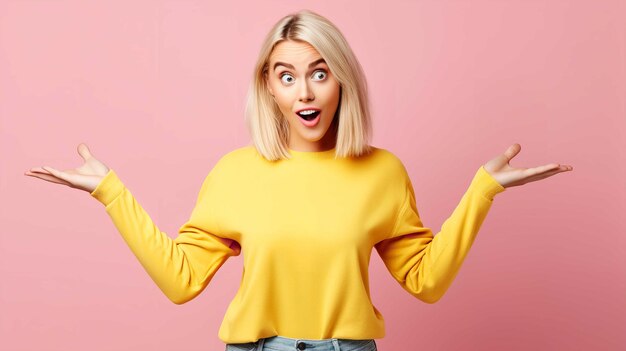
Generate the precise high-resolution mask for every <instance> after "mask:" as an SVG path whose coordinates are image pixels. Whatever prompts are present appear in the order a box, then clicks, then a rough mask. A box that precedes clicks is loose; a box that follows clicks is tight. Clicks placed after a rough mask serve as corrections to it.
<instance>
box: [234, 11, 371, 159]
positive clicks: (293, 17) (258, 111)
mask: <svg viewBox="0 0 626 351" xmlns="http://www.w3.org/2000/svg"><path fill="white" fill-rule="evenodd" d="M286 40H293V41H300V42H306V43H308V44H310V45H311V46H313V47H314V48H315V49H316V50H317V51H318V52H319V54H320V55H321V56H322V58H324V59H325V60H326V64H327V65H328V68H329V69H330V71H331V73H332V74H333V75H334V76H335V78H336V79H337V81H338V82H339V86H340V90H339V91H340V96H339V103H338V106H337V112H336V113H335V117H334V120H333V123H332V124H331V126H330V127H329V128H328V131H327V133H336V137H337V139H336V140H337V143H336V145H335V148H336V150H335V158H338V157H358V156H361V155H364V154H367V153H370V152H371V151H372V148H371V146H370V144H369V140H370V138H371V136H372V124H371V118H370V107H369V100H368V92H367V82H366V79H365V74H364V73H363V68H362V67H361V64H360V63H359V61H358V60H357V58H356V56H355V55H354V53H353V52H352V49H351V48H350V46H349V45H348V42H347V41H346V39H345V38H344V36H343V34H341V32H340V31H339V29H338V28H337V27H335V25H333V24H332V23H331V22H330V21H329V20H327V19H326V18H324V17H322V16H320V15H318V14H317V13H315V12H312V11H310V10H300V11H298V12H296V13H292V14H289V15H287V16H285V17H283V18H282V19H280V20H279V21H278V22H277V23H276V24H275V25H274V27H273V28H272V29H271V31H270V32H269V33H268V34H267V36H266V37H265V40H264V41H263V44H262V47H261V51H260V53H259V57H258V59H257V62H256V66H255V69H254V72H253V78H252V81H251V83H250V87H249V90H248V94H247V96H246V100H247V103H246V108H245V120H246V124H247V126H248V129H249V131H250V134H251V137H252V143H253V145H254V147H255V148H256V150H257V151H258V152H259V153H260V154H261V155H262V156H263V157H264V158H265V159H267V160H269V161H276V160H280V159H289V158H291V154H290V153H289V147H288V145H289V144H288V141H289V132H290V131H289V122H288V121H287V119H286V118H285V117H284V116H283V115H282V112H281V111H280V109H279V107H278V105H277V104H276V102H275V101H274V99H273V98H272V96H271V94H270V92H269V90H268V88H267V85H266V79H267V78H266V74H268V69H269V60H270V55H271V54H272V51H273V49H274V47H275V46H276V45H277V44H278V43H280V42H282V41H286Z"/></svg>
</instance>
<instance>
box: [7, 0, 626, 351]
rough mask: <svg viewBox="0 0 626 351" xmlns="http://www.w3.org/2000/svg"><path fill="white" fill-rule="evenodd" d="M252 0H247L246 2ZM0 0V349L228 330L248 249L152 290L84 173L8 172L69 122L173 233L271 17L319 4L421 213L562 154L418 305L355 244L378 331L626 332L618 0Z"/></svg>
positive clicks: (488, 338)
mask: <svg viewBox="0 0 626 351" xmlns="http://www.w3.org/2000/svg"><path fill="white" fill-rule="evenodd" d="M259 4H260V3H259ZM259 4H252V2H250V3H247V2H240V1H234V2H230V3H229V2H213V3H210V4H208V2H203V1H100V2H97V3H96V2H92V1H90V2H86V1H15V0H14V1H6V0H5V1H1V2H0V117H1V118H0V152H1V158H0V162H1V163H0V172H1V175H0V176H1V177H0V190H1V194H2V195H1V199H2V201H1V202H0V210H1V213H0V220H1V221H2V227H1V228H2V229H1V236H0V269H1V274H2V279H1V280H0V340H2V341H1V343H2V346H0V347H1V348H2V349H3V350H87V349H89V350H174V349H177V350H223V349H224V344H223V343H222V342H221V341H220V340H219V339H218V337H217V331H218V328H219V325H220V323H221V321H222V317H223V315H224V312H225V311H226V307H227V306H228V303H229V302H230V300H231V299H232V297H234V295H235V293H236V290H237V287H238V283H239V280H240V275H241V270H242V267H243V266H242V258H241V256H240V257H235V258H232V259H231V260H229V261H228V262H227V263H226V264H225V265H224V266H223V267H222V268H221V270H220V271H219V272H218V273H217V275H216V276H215V278H214V279H213V281H212V283H211V284H210V285H209V287H208V288H207V289H206V290H205V291H204V292H203V293H202V294H201V295H200V296H199V297H197V298H196V299H195V300H193V301H190V302H189V303H187V304H184V305H181V306H177V305H174V304H172V303H171V302H169V300H167V298H166V297H165V296H164V295H163V294H162V293H161V292H160V290H158V288H157V286H156V285H155V284H154V283H153V282H152V280H151V279H150V278H149V276H148V275H147V273H145V271H144V270H143V268H142V267H141V266H140V264H139V262H137V261H136V259H135V257H134V256H133V255H132V253H131V251H130V250H129V249H128V248H127V246H126V244H125V243H124V241H123V240H122V238H121V237H120V235H119V234H118V233H117V231H116V229H115V227H114V226H113V224H112V222H111V220H110V219H109V217H108V216H107V215H106V213H105V211H104V207H103V206H102V205H101V204H100V203H98V202H97V201H95V199H93V198H91V197H90V196H89V194H88V193H86V192H82V191H78V190H75V189H72V188H69V187H66V186H63V185H57V184H53V183H49V182H45V181H42V180H39V179H36V178H31V177H27V176H25V175H23V173H24V171H25V170H27V169H29V168H31V167H37V166H43V165H48V166H52V167H56V168H60V169H67V168H74V167H77V166H78V165H80V164H81V161H82V159H81V158H80V156H79V155H78V153H77V151H76V147H77V145H78V144H79V143H80V142H85V143H87V145H88V146H89V147H90V148H91V151H92V152H93V154H94V156H96V157H97V158H99V159H100V160H102V161H103V162H105V163H106V164H107V165H108V166H109V167H111V168H113V169H115V170H116V172H117V173H118V174H119V175H120V177H121V178H122V179H123V181H124V182H125V184H126V186H127V187H128V188H129V189H130V190H131V191H132V193H133V194H134V195H135V197H136V198H137V199H138V201H139V202H140V204H141V205H142V206H143V207H144V208H145V209H146V211H148V213H150V215H151V217H152V219H153V220H154V221H155V223H156V224H157V225H158V226H159V228H160V229H161V230H162V231H165V232H166V233H168V235H169V236H170V237H172V238H174V237H176V235H177V233H176V232H177V230H178V228H179V226H180V225H181V224H182V223H184V221H186V220H187V219H188V216H189V214H190V213H191V210H192V206H193V204H194V201H195V198H196V195H197V192H198V190H199V188H200V185H201V182H202V180H203V179H204V177H205V175H206V174H207V173H208V171H209V170H210V169H211V168H212V167H213V165H214V164H215V162H216V161H217V160H218V159H219V158H220V157H221V156H222V155H223V154H225V153H227V152H228V151H230V150H233V149H235V148H238V147H241V146H244V145H246V144H247V143H248V142H249V134H248V132H247V130H246V128H245V125H244V120H243V108H244V97H245V93H246V91H247V88H248V84H249V82H250V77H251V73H252V68H253V64H254V62H255V60H256V56H257V54H258V50H259V48H260V45H261V40H262V39H263V37H264V35H265V34H266V33H267V31H269V29H270V28H271V26H272V25H273V24H274V23H275V22H276V21H277V20H278V19H279V18H281V17H282V16H284V15H286V14H288V13H290V12H292V11H296V10H299V9H302V8H309V9H311V10H314V11H316V12H319V13H320V14H322V15H323V16H326V17H327V18H329V19H330V20H331V21H333V22H334V23H335V24H336V25H337V26H338V27H339V28H340V29H341V30H342V32H343V33H344V34H345V36H346V37H347V39H348V41H349V42H350V44H351V46H352V48H353V50H354V51H355V53H356V54H357V56H358V58H359V60H360V62H361V63H362V65H363V67H364V69H365V72H366V75H367V79H368V82H369V85H370V87H371V98H372V107H373V115H374V116H373V118H374V142H373V144H374V145H376V146H378V147H383V148H386V149H388V150H390V151H392V152H394V153H395V154H396V155H398V156H399V157H400V158H401V159H402V160H403V162H404V163H405V164H406V166H407V168H408V170H409V172H410V175H411V178H412V180H413V183H414V186H415V192H416V197H417V203H418V208H419V211H420V215H421V216H422V219H423V221H424V223H425V225H426V226H429V227H432V228H433V230H435V233H436V232H438V231H439V228H440V227H441V224H442V223H443V222H444V221H445V219H446V218H448V216H449V215H450V214H451V213H452V211H453V210H454V208H455V207H456V205H457V204H458V201H459V200H460V199H461V196H462V195H463V193H464V192H465V190H466V189H467V186H468V185H469V181H470V180H471V178H472V176H473V175H474V173H475V172H476V170H477V169H478V168H479V167H480V165H481V164H483V163H485V162H486V161H488V160H489V159H491V158H493V157H495V156H496V155H498V154H501V153H503V152H504V151H505V150H506V148H507V147H508V146H509V145H511V144H513V143H515V142H518V143H520V144H521V145H522V151H521V153H520V154H519V155H518V156H517V157H516V158H515V159H513V161H512V162H511V164H512V165H513V166H517V167H533V166H538V165H543V164H546V163H550V162H560V163H563V164H570V165H573V167H574V170H573V171H572V172H568V173H561V174H557V175H556V176H554V177H551V178H548V179H545V180H542V181H540V182H536V183H530V184H526V185H524V186H521V187H514V188H508V189H507V190H506V191H505V192H504V193H501V194H498V195H497V196H496V199H495V201H494V205H493V207H492V209H491V212H490V213H489V215H488V217H487V219H486V221H485V222H484V224H483V227H482V229H481V232H480V234H479V236H478V238H477V240H476V241H475V243H474V247H473V248H472V251H471V252H470V254H469V256H468V257H467V259H466V261H465V263H464V266H463V268H462V270H461V272H460V274H459V276H458V277H457V279H456V280H455V282H454V283H453V285H452V286H451V288H450V290H448V292H447V294H446V295H445V296H444V297H443V298H442V299H441V300H440V301H439V302H438V303H436V304H433V305H428V304H425V303H422V302H421V301H419V300H417V299H416V298H414V297H412V296H410V295H409V294H408V293H406V292H405V291H404V290H402V288H401V287H400V286H399V285H398V284H397V283H396V282H395V281H394V280H393V278H392V277H391V275H390V274H389V273H388V272H387V270H386V268H385V267H384V265H383V263H382V261H381V260H380V257H379V256H378V255H377V253H376V252H375V251H373V252H372V262H371V266H370V272H371V284H372V290H371V292H372V298H373V301H374V304H375V305H376V306H377V307H378V308H379V309H380V310H381V312H382V313H383V315H384V317H385V320H386V326H387V335H386V337H385V338H384V339H378V340H376V341H377V344H378V346H379V350H383V351H386V350H417V349H420V350H504V349H506V350H528V349H533V350H553V349H555V348H556V347H557V346H561V347H563V348H565V349H570V350H573V349H594V350H617V349H624V348H625V347H626V336H625V333H624V331H625V330H624V325H626V264H625V263H626V258H625V256H626V255H625V254H626V249H625V244H626V239H625V235H626V230H625V229H626V225H625V222H624V213H625V210H626V206H625V202H626V186H625V182H624V179H626V171H625V167H626V163H625V162H624V160H625V159H626V158H625V151H624V150H625V149H626V141H625V140H626V107H625V106H626V83H625V81H626V79H625V78H626V69H625V67H626V64H625V62H626V57H625V50H626V33H625V32H626V30H625V27H626V26H625V21H624V18H626V6H625V5H624V2H623V1H591V0H589V1H548V0H545V1H528V0H518V1H482V0H481V1H478V0H474V1H441V0H438V1H396V0H393V1H384V2H382V1H377V2H374V1H372V2H363V1H346V2H337V1H332V2H331V1H298V2H294V1H264V2H263V3H262V4H263V5H259Z"/></svg>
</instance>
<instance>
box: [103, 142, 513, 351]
mask: <svg viewBox="0 0 626 351" xmlns="http://www.w3.org/2000/svg"><path fill="white" fill-rule="evenodd" d="M334 152H335V150H334V149H333V150H329V151H321V152H302V151H291V154H292V156H293V158H292V159H289V160H281V161H277V162H269V161H267V160H265V159H264V158H263V157H262V156H261V155H260V154H259V153H257V151H256V149H255V148H254V147H253V146H245V147H241V148H238V149H236V150H234V151H231V152H229V153H227V154H226V155H224V156H223V157H222V158H221V159H220V160H219V161H218V162H217V163H216V164H215V166H214V167H213V169H212V170H211V171H210V172H209V174H208V175H207V176H206V178H205V180H204V182H203V184H202V187H201V189H200V193H199V195H198V198H197V202H196V204H195V207H194V209H193V211H192V213H191V216H190V219H189V220H188V221H187V222H186V223H185V224H183V225H182V226H181V227H180V229H179V233H178V237H176V239H171V238H170V237H169V236H168V235H167V234H166V233H164V232H162V231H160V230H159V228H157V227H156V225H155V224H154V223H153V222H152V220H151V219H150V217H149V215H148V214H147V213H146V212H145V211H144V209H143V208H142V207H141V206H140V205H139V203H138V202H137V200H136V199H135V198H134V197H133V195H132V194H131V192H130V191H129V190H128V188H126V187H125V186H124V184H123V183H122V182H121V181H120V179H119V178H118V177H117V175H116V173H115V172H114V171H113V170H110V171H109V173H108V174H107V175H106V176H105V177H104V179H103V180H102V181H101V182H100V184H98V187H97V188H96V189H95V190H94V191H93V192H92V193H91V195H92V196H93V197H94V198H96V199H97V200H98V201H100V202H101V203H102V204H104V205H105V208H106V212H107V213H108V215H109V216H110V217H111V219H112V220H113V223H114V224H115V226H116V228H117V229H118V230H119V232H120V234H121V235H122V237H123V238H124V240H125V241H126V243H127V244H128V245H129V247H130V249H131V250H132V252H133V253H134V254H135V256H136V257H137V258H138V260H139V261H140V263H141V264H142V266H143V267H144V268H145V270H146V271H147V273H148V274H149V275H150V277H151V278H152V279H153V280H154V282H155V283H156V284H157V285H158V287H159V288H160V289H161V290H162V291H163V293H164V294H165V295H166V296H167V297H168V298H169V299H170V300H171V301H173V302H174V303H176V304H182V303H185V302H187V301H189V300H191V299H193V298H195V297H196V296H197V295H198V294H200V293H201V292H202V291H203V290H204V289H205V288H206V286H207V285H208V284H209V282H210V281H211V279H212V278H213V276H214V275H215V273H216V272H217V270H218V269H219V268H220V267H221V266H222V265H223V264H224V262H225V261H226V260H227V259H228V258H229V257H231V256H238V255H239V254H240V253H241V251H243V252H244V253H245V254H244V256H243V260H244V269H243V274H242V278H241V285H240V287H239V290H238V292H237V294H236V295H235V297H234V298H233V300H232V302H231V303H230V305H229V306H228V309H227V311H226V315H225V316H224V319H223V322H222V325H221V327H220V330H219V333H218V336H219V338H220V340H222V341H223V342H224V343H242V342H253V341H257V340H258V339H259V338H265V337H270V336H274V335H280V336H284V337H289V338H294V339H297V338H302V339H328V338H344V339H379V338H382V337H384V336H385V325H384V318H383V316H382V315H381V313H380V312H379V311H378V309H377V308H376V307H375V306H374V305H373V303H372V301H371V298H370V292H369V277H368V267H369V261H370V255H371V252H372V249H373V248H376V251H377V252H378V254H379V255H380V257H381V258H382V260H383V262H384V263H385V265H386V267H387V268H388V270H389V272H390V273H391V274H392V276H393V277H394V278H395V279H396V280H397V281H398V283H400V285H401V286H402V287H403V288H404V289H405V290H406V291H407V292H409V293H410V294H411V295H413V296H415V297H416V298H418V299H420V300H421V301H424V302H426V303H434V302H436V301H437V300H439V299H440V298H441V297H442V296H443V294H444V293H445V292H446V290H447V289H448V287H449V286H450V284H451V283H452V281H453V280H454V278H455V276H456V275H457V273H458V271H459V269H460V267H461V264H462V263H463V260H464V259H465V257H466V255H467V253H468V251H469V249H470V247H471V246H472V243H473V241H474V238H475V237H476V235H477V233H478V230H479V228H480V226H481V224H482V222H483V220H484V219H485V217H486V216H487V212H488V211H489V208H490V207H491V204H492V202H493V198H494V196H495V194H497V193H499V192H502V191H504V190H505V188H504V187H502V186H501V185H500V184H499V183H498V182H497V181H496V180H495V179H494V178H493V177H492V176H491V175H490V174H489V173H487V171H485V169H484V168H483V167H480V168H479V169H478V171H477V172H476V175H475V176H474V178H473V180H472V181H471V184H470V185H469V188H468V190H467V191H466V193H465V194H464V196H463V198H462V199H461V202H460V204H459V205H458V206H457V207H456V209H455V210H454V212H453V214H452V216H451V217H450V218H448V219H447V220H446V221H445V223H444V224H443V226H442V229H441V232H439V233H438V234H437V235H436V236H434V235H433V233H432V231H431V229H430V228H427V227H424V226H423V225H422V222H421V220H420V218H419V214H418V211H417V208H416V204H415V195H414V192H413V187H412V184H411V181H410V179H409V176H408V173H407V171H406V169H405V167H404V165H403V164H402V162H401V161H400V160H399V159H398V158H397V157H396V156H395V155H394V154H392V153H391V152H389V151H387V150H385V149H381V148H374V152H373V153H371V154H370V155H367V156H364V157H361V158H358V159H354V158H353V159H350V158H344V159H341V158H339V159H336V158H335V155H334Z"/></svg>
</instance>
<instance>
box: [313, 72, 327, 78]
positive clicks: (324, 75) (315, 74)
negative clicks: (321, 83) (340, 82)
mask: <svg viewBox="0 0 626 351" xmlns="http://www.w3.org/2000/svg"><path fill="white" fill-rule="evenodd" d="M320 73H321V74H322V78H321V79H324V78H326V72H324V71H316V72H315V73H314V74H313V75H314V76H317V77H318V78H319V75H318V74H320Z"/></svg>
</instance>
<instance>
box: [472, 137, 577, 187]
mask: <svg viewBox="0 0 626 351" xmlns="http://www.w3.org/2000/svg"><path fill="white" fill-rule="evenodd" d="M521 149H522V147H521V145H520V144H517V143H516V144H513V145H511V146H509V148H508V149H507V150H506V151H505V152H504V154H501V155H499V156H497V157H495V158H493V159H492V160H490V161H489V162H487V163H485V164H484V165H483V167H484V168H485V170H486V171H487V172H488V173H489V174H491V176H492V177H493V178H494V179H495V180H496V181H498V183H500V185H502V186H503V187H505V188H510V187H513V186H520V185H523V184H526V183H530V182H536V181H538V180H541V179H544V178H548V177H551V176H553V175H555V174H557V173H561V172H567V171H571V170H573V169H574V167H572V166H570V165H562V164H559V163H549V164H547V165H543V166H538V167H532V168H515V167H511V165H509V162H510V161H511V160H512V159H513V158H514V157H515V156H516V155H517V154H518V153H519V152H520V151H521Z"/></svg>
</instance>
